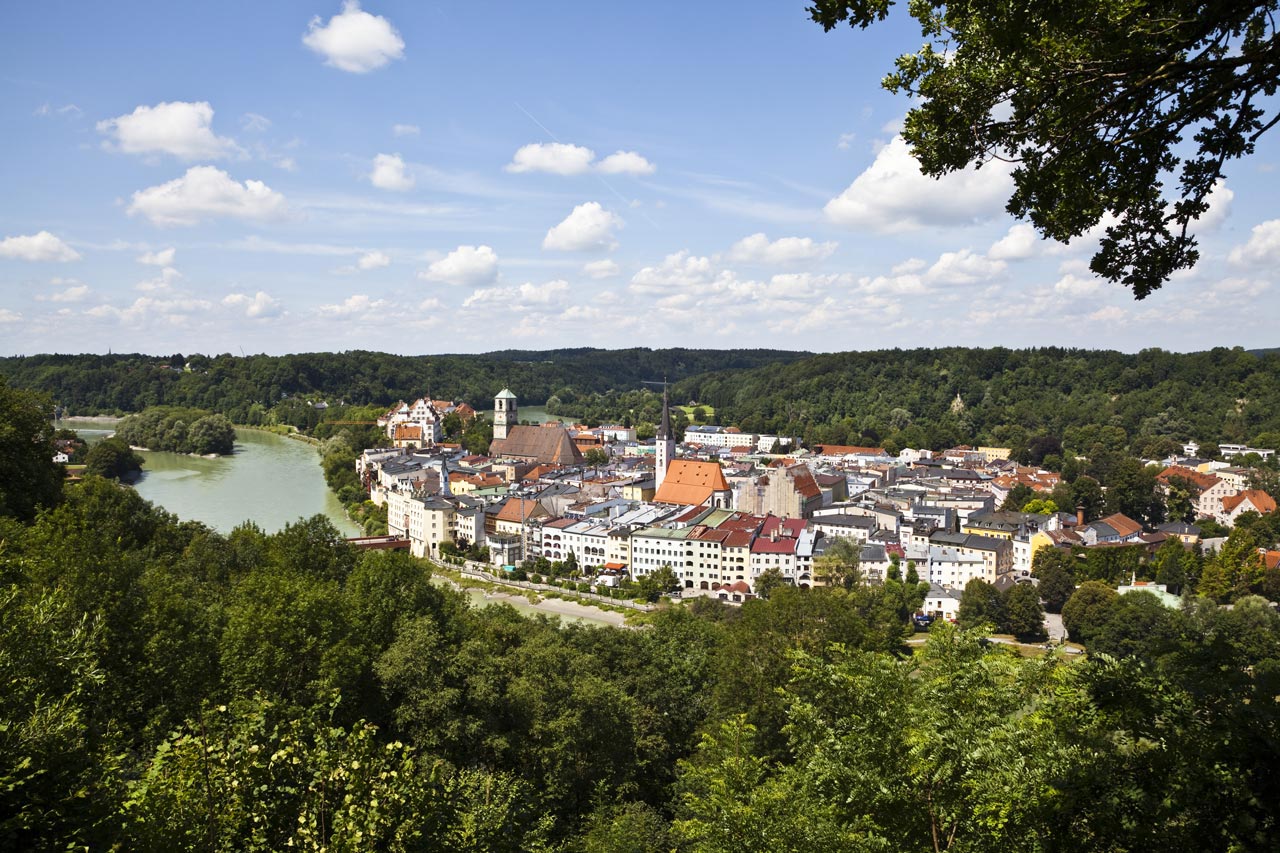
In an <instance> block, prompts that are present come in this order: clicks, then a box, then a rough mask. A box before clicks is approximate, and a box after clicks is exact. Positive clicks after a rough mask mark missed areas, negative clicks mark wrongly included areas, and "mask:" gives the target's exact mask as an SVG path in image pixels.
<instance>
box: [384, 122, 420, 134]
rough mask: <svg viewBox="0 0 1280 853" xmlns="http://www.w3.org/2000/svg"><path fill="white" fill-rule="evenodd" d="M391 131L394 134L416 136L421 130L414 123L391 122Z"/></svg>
mask: <svg viewBox="0 0 1280 853" xmlns="http://www.w3.org/2000/svg"><path fill="white" fill-rule="evenodd" d="M391 132H392V133H393V134H395V135H396V136H417V135H418V134H419V133H421V132H422V130H421V129H420V128H419V127H418V126H417V125H416V124H393V125H391Z"/></svg>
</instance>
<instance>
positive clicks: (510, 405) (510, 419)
mask: <svg viewBox="0 0 1280 853" xmlns="http://www.w3.org/2000/svg"><path fill="white" fill-rule="evenodd" d="M516 414H517V412H516V395H515V394H512V393H511V391H510V390H508V389H506V388H503V389H502V390H501V391H499V392H498V396H496V397H494V398H493V437H494V439H503V438H506V437H507V432H508V430H509V429H510V428H511V427H513V426H515V425H516V424H518V423H520V420H519V418H517V417H516Z"/></svg>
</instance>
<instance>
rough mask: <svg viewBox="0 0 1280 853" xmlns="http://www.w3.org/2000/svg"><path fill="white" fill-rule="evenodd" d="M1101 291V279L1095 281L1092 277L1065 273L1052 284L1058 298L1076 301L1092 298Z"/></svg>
mask: <svg viewBox="0 0 1280 853" xmlns="http://www.w3.org/2000/svg"><path fill="white" fill-rule="evenodd" d="M1101 289H1102V281H1101V279H1097V278H1094V277H1092V276H1082V275H1076V274H1075V273H1067V274H1066V275H1064V276H1063V277H1062V278H1060V279H1058V280H1057V281H1056V282H1054V285H1053V292H1054V293H1056V294H1058V295H1059V296H1064V297H1068V298H1076V299H1083V298H1085V297H1088V296H1093V295H1094V294H1095V293H1097V292H1098V291H1099V290H1101Z"/></svg>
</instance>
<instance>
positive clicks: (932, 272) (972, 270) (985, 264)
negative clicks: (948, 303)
mask: <svg viewBox="0 0 1280 853" xmlns="http://www.w3.org/2000/svg"><path fill="white" fill-rule="evenodd" d="M1004 269H1005V263H1004V261H993V260H991V259H989V258H987V257H986V256H985V255H975V254H974V253H973V252H971V251H969V250H968V249H961V250H960V251H958V252H944V253H943V254H942V255H940V256H939V257H938V260H937V261H936V262H935V263H934V265H933V266H931V267H929V271H928V272H927V273H925V277H926V278H927V279H928V280H929V281H930V282H931V283H933V284H941V285H948V284H977V283H978V282H981V281H987V280H989V279H992V278H995V277H996V276H998V275H1000V274H1001V273H1003V272H1004Z"/></svg>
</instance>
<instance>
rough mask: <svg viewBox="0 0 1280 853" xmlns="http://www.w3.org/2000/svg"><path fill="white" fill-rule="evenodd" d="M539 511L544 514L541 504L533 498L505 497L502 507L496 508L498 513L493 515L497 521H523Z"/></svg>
mask: <svg viewBox="0 0 1280 853" xmlns="http://www.w3.org/2000/svg"><path fill="white" fill-rule="evenodd" d="M539 511H541V512H542V514H543V515H546V514H547V512H546V510H544V509H542V504H540V503H538V502H537V501H536V500H534V499H533V498H524V499H523V500H521V499H520V498H507V502H506V503H504V504H503V505H502V509H500V510H498V514H497V515H496V516H494V517H495V518H496V519H498V520H499V521H514V522H517V523H519V522H524V521H528V520H529V519H530V518H533V516H534V514H535V513H537V512H539Z"/></svg>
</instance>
